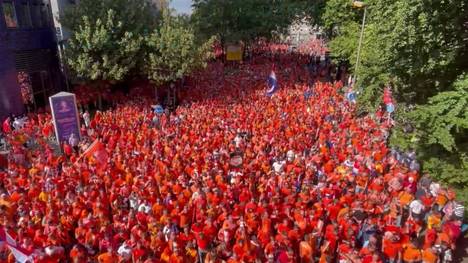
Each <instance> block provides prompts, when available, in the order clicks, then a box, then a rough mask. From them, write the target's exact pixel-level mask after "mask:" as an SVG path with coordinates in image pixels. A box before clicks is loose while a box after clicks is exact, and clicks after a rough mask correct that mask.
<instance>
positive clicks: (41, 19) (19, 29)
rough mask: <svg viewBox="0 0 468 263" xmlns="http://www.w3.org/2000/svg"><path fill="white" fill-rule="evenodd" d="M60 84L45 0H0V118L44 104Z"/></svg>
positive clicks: (55, 47)
mask: <svg viewBox="0 0 468 263" xmlns="http://www.w3.org/2000/svg"><path fill="white" fill-rule="evenodd" d="M62 85H63V79H62V76H61V73H60V67H59V57H58V54H57V41H56V36H55V30H54V22H53V16H52V12H51V6H50V2H49V0H0V120H2V119H3V118H5V117H6V116H8V115H9V114H15V115H17V114H21V113H24V112H25V111H26V110H37V109H40V108H44V107H46V106H47V104H48V97H49V96H50V95H53V94H54V93H56V92H57V91H58V90H60V88H61V87H62Z"/></svg>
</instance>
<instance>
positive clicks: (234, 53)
mask: <svg viewBox="0 0 468 263" xmlns="http://www.w3.org/2000/svg"><path fill="white" fill-rule="evenodd" d="M226 59H227V60H228V61H240V60H242V47H241V46H238V45H229V46H227V52H226Z"/></svg>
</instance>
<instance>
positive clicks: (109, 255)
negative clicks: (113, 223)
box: [97, 248, 119, 263]
mask: <svg viewBox="0 0 468 263" xmlns="http://www.w3.org/2000/svg"><path fill="white" fill-rule="evenodd" d="M97 259H98V262H99V263H115V262H117V261H118V260H119V257H118V256H117V254H116V253H115V251H114V250H113V249H112V248H108V250H107V252H105V253H102V254H100V255H99V256H98V257H97Z"/></svg>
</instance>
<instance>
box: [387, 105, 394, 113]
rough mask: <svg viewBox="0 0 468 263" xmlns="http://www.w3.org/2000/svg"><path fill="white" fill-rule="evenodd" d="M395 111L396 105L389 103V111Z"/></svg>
mask: <svg viewBox="0 0 468 263" xmlns="http://www.w3.org/2000/svg"><path fill="white" fill-rule="evenodd" d="M394 111H395V105H393V103H389V104H387V112H388V113H392V112H394Z"/></svg>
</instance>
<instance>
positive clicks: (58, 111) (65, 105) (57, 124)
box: [49, 92, 81, 144]
mask: <svg viewBox="0 0 468 263" xmlns="http://www.w3.org/2000/svg"><path fill="white" fill-rule="evenodd" d="M49 103H50V109H51V111H52V117H53V121H54V128H55V136H56V138H57V142H58V143H59V144H60V143H62V142H64V141H67V142H68V139H69V138H70V136H71V135H72V134H75V135H76V136H77V137H78V139H80V137H81V136H80V119H79V117H78V109H77V108H76V98H75V94H73V93H68V92H60V93H57V94H55V95H53V96H50V97H49Z"/></svg>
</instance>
